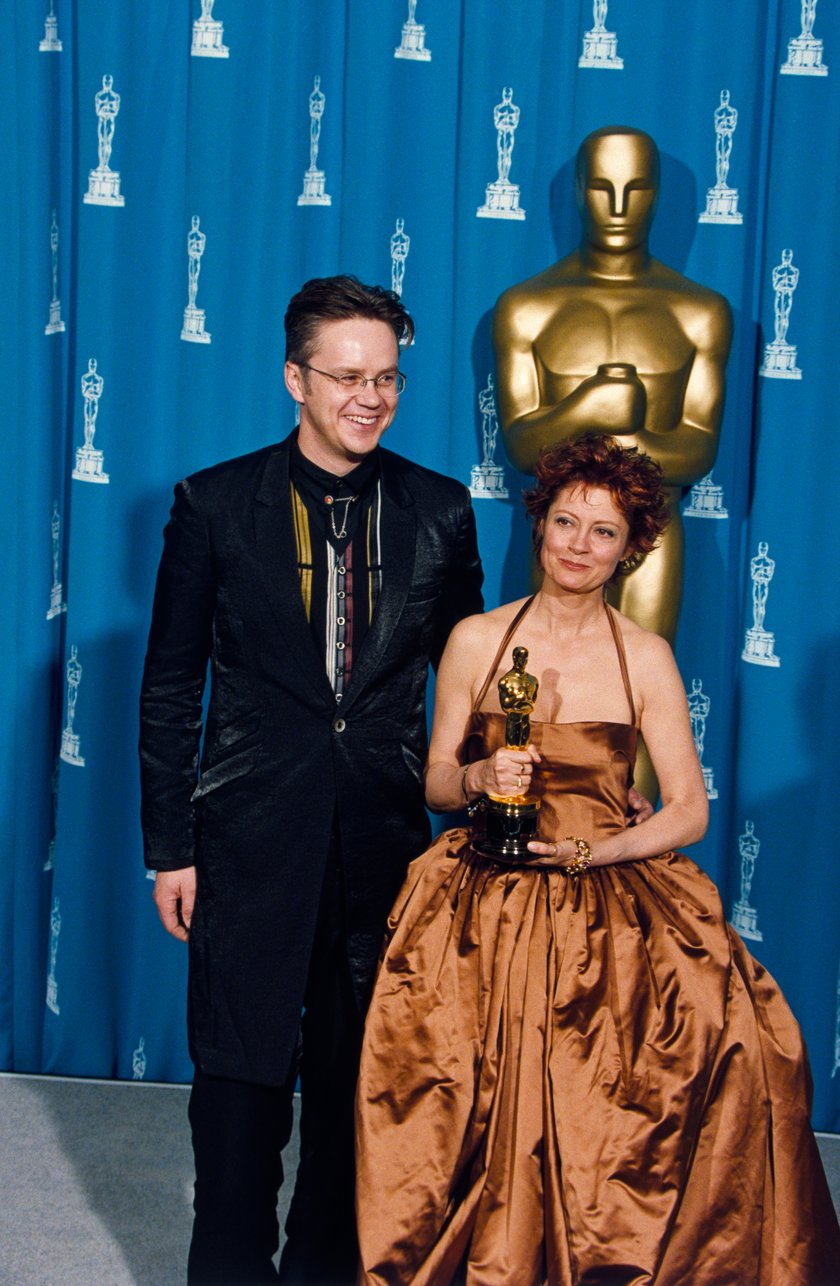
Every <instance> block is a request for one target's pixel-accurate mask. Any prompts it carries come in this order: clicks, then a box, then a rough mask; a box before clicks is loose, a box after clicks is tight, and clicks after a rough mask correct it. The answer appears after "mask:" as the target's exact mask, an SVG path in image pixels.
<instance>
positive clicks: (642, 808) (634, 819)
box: [627, 786, 654, 826]
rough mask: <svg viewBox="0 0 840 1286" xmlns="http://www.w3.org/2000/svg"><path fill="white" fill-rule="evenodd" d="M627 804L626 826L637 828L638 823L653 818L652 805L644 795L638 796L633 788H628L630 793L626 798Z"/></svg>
mask: <svg viewBox="0 0 840 1286" xmlns="http://www.w3.org/2000/svg"><path fill="white" fill-rule="evenodd" d="M627 803H628V804H629V805H630V815H629V817H628V819H627V825H628V826H638V825H639V822H647V821H650V819H651V817H653V812H654V809H653V804H652V803H651V802H650V800H649V799H645V797H644V795H640V794H639V792H638V791H637V790H636V789H635V787H633V786H631V787H630V793H629V794H628V796H627Z"/></svg>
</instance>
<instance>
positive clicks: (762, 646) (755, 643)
mask: <svg viewBox="0 0 840 1286" xmlns="http://www.w3.org/2000/svg"><path fill="white" fill-rule="evenodd" d="M775 642H776V639H775V635H773V634H771V633H770V632H769V630H759V629H756V627H755V626H754V625H753V626H751V627H750V629H748V630H747V636H746V640H745V643H744V650H743V652H742V653H741V660H742V661H749V663H750V664H751V665H772V666H779V665H781V660H780V659H779V657H777V656H776V655H775V654H774V652H773V647H774V644H775Z"/></svg>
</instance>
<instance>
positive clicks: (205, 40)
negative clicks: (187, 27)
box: [190, 18, 230, 58]
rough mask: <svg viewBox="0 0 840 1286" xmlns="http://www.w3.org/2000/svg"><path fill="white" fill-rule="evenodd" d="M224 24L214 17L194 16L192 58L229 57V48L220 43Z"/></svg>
mask: <svg viewBox="0 0 840 1286" xmlns="http://www.w3.org/2000/svg"><path fill="white" fill-rule="evenodd" d="M223 32H224V24H223V23H221V22H218V21H217V20H216V19H215V18H196V20H195V22H194V23H193V33H192V48H191V49H190V53H191V54H192V56H193V58H229V57H230V50H229V49H228V47H227V45H223V44H222V34H223Z"/></svg>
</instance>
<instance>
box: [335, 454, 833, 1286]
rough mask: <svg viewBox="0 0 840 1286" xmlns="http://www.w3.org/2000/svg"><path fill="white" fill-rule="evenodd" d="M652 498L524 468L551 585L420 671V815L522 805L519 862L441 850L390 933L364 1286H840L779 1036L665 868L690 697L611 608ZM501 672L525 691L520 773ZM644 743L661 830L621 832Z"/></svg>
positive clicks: (654, 470)
mask: <svg viewBox="0 0 840 1286" xmlns="http://www.w3.org/2000/svg"><path fill="white" fill-rule="evenodd" d="M659 476H660V475H659V470H658V466H656V465H655V464H653V462H652V461H650V460H649V459H648V458H647V457H646V456H643V455H641V454H640V453H638V452H637V451H635V450H633V449H630V450H625V449H624V448H622V447H621V446H620V445H619V444H618V443H617V442H616V441H615V440H613V439H610V438H605V437H588V438H585V439H583V440H581V441H579V442H577V443H574V444H572V445H567V446H563V447H560V448H554V449H551V450H549V451H547V452H544V453H543V455H542V457H541V459H540V462H539V466H538V471H537V485H536V487H535V488H534V490H533V491H531V492H530V493H529V494H528V496H527V497H526V503H527V507H528V509H529V512H530V514H531V516H532V519H533V520H534V539H535V545H536V549H537V552H538V556H539V560H540V563H541V565H542V569H543V572H544V580H543V584H542V588H541V589H540V591H539V593H538V594H537V595H536V596H535V597H534V598H533V599H532V600H526V601H525V602H520V603H512V604H508V605H507V606H504V607H500V608H498V609H497V610H496V611H493V612H489V613H487V614H486V615H484V616H480V617H471V618H469V619H467V620H465V621H463V622H462V623H461V624H460V625H459V626H458V627H457V628H456V630H455V631H454V632H453V634H452V638H451V640H450V643H449V645H448V647H447V650H446V653H445V655H444V658H443V660H442V662H441V667H440V672H439V675H438V682H437V697H436V706H435V718H434V726H433V731H432V738H431V744H430V750H429V761H428V767H427V773H426V793H427V800H428V803H429V806H430V807H431V808H434V809H437V810H440V811H445V810H455V809H459V808H462V807H463V806H464V804H465V802H472V801H475V800H478V799H480V798H481V797H482V796H483V795H496V796H510V795H524V794H528V793H531V794H535V795H537V796H539V797H540V799H541V804H542V807H541V810H540V817H541V821H540V839H539V840H536V841H533V842H531V843H530V844H529V845H528V848H529V849H530V860H527V861H526V862H520V863H519V864H518V865H506V864H503V863H501V862H495V861H490V860H488V859H487V858H484V857H481V856H479V855H478V854H477V853H476V852H475V851H474V850H473V848H472V846H471V843H470V836H469V832H467V831H465V830H462V829H458V830H450V831H448V832H446V833H445V834H443V835H441V836H440V838H439V839H438V841H437V842H436V843H435V844H434V845H433V846H432V848H430V849H429V850H428V851H427V852H426V853H424V854H423V855H422V856H421V857H419V858H418V859H417V860H416V861H415V862H414V863H413V864H412V866H411V868H410V870H409V873H408V878H407V881H406V884H405V886H404V888H403V890H402V893H401V895H400V897H399V899H398V901H397V904H396V906H395V908H394V910H393V912H392V915H391V918H390V920H389V930H388V941H387V943H386V946H385V950H384V956H383V960H382V963H381V967H380V972H379V975H378V979H377V984H376V988H375V992H374V997H373V1002H372V1005H371V1010H370V1014H369V1018H368V1023H367V1027H366V1034H365V1046H364V1051H363V1055H362V1065H361V1073H360V1081H359V1091H358V1100H357V1144H358V1149H357V1151H358V1194H357V1210H358V1217H359V1235H360V1244H361V1253H362V1269H361V1274H360V1281H361V1282H363V1283H366V1284H369V1286H373V1284H374V1283H376V1284H379V1283H389V1284H391V1286H393V1284H395V1283H399V1284H401V1286H402V1284H405V1286H408V1283H412V1284H413V1286H446V1283H449V1282H452V1281H454V1280H459V1281H462V1280H466V1282H467V1283H468V1284H469V1286H479V1284H480V1286H541V1284H542V1283H550V1284H551V1286H555V1284H556V1286H567V1284H569V1286H570V1284H571V1283H595V1282H599V1283H601V1282H607V1281H609V1282H616V1283H617V1282H622V1283H643V1282H644V1283H656V1286H678V1284H679V1286H688V1284H689V1283H690V1286H727V1284H729V1286H747V1284H749V1286H755V1284H758V1286H818V1284H820V1283H828V1282H834V1281H836V1280H837V1277H836V1275H835V1274H836V1271H837V1264H840V1230H838V1227H837V1220H836V1218H835V1216H834V1212H833V1208H832V1206H831V1200H830V1196H829V1193H828V1189H827V1185H826V1183H825V1179H824V1176H823V1174H822V1169H821V1166H820V1162H819V1157H818V1155H817V1152H816V1146H815V1143H814V1139H813V1135H812V1133H811V1130H810V1127H809V1124H808V1109H809V1103H808V1097H809V1081H808V1073H807V1065H806V1061H805V1054H804V1050H803V1047H802V1043H801V1038H800V1035H799V1029H798V1027H797V1024H796V1022H795V1020H794V1018H793V1017H792V1015H791V1013H790V1011H789V1010H788V1008H787V1006H786V1004H785V1001H784V999H783V997H782V996H781V994H780V992H779V991H778V988H777V987H776V986H775V984H774V983H773V981H772V980H771V979H770V978H769V977H768V975H767V974H766V973H765V972H764V970H763V969H762V968H761V966H760V965H758V964H756V963H755V962H754V961H753V960H752V959H751V958H750V956H749V955H748V954H747V952H746V950H745V948H744V946H743V944H742V943H741V941H740V939H739V938H738V937H737V935H736V934H735V933H734V931H733V930H732V929H731V928H729V927H728V926H727V925H726V923H725V920H724V915H723V909H722V907H721V903H720V898H719V896H718V893H717V890H716V889H715V887H714V885H713V884H712V883H711V881H710V880H709V879H708V878H707V877H706V875H704V873H703V872H702V871H701V870H700V869H699V868H698V867H697V866H695V864H694V863H693V862H691V861H690V860H689V859H688V858H686V857H684V856H682V855H681V854H679V853H677V852H675V851H674V850H675V849H676V848H677V847H678V846H680V845H685V844H691V843H693V842H695V841H696V840H698V839H700V838H701V837H702V835H703V833H704V830H705V827H706V821H707V803H706V794H705V789H704V785H703V779H702V773H701V770H700V766H699V763H698V760H697V756H696V753H695V750H694V745H693V741H692V736H691V727H690V723H689V717H688V711H687V707H686V699H685V693H684V688H683V684H682V680H681V678H680V675H679V673H678V671H677V668H676V665H675V662H674V659H673V657H672V655H671V652H670V649H669V648H668V646H667V644H666V643H665V642H664V641H663V640H662V639H661V638H659V637H657V636H655V635H652V634H650V633H648V632H646V631H644V630H642V629H640V628H639V627H638V626H636V625H634V624H633V622H632V621H630V620H627V619H626V618H624V617H621V616H619V615H618V614H617V613H615V612H613V611H612V610H611V609H610V608H608V607H607V605H606V603H605V600H604V588H605V586H606V585H607V584H608V583H609V582H610V580H611V579H612V578H613V577H614V576H615V575H618V574H620V573H621V570H622V568H623V567H624V568H625V569H626V567H627V565H628V563H632V562H633V561H634V560H636V559H638V558H640V557H643V556H644V554H646V553H647V552H648V551H649V550H650V549H651V548H652V547H653V546H654V544H655V542H656V540H657V538H658V536H659V535H661V533H662V531H663V530H664V527H665V524H666V522H667V516H666V510H665V505H664V500H663V496H662V492H661V487H660V482H659ZM514 646H515V647H516V648H517V649H518V648H523V647H524V648H527V650H528V661H527V667H528V670H530V671H532V672H533V674H534V676H536V677H538V678H539V681H540V684H539V691H538V694H537V697H536V706H535V708H534V710H533V715H532V721H531V743H530V744H529V745H528V746H527V747H526V748H525V749H514V750H512V749H507V748H505V746H504V744H503V743H504V729H505V718H504V716H503V714H502V713H501V712H500V710H499V700H498V688H497V684H498V680H499V678H500V676H501V675H503V674H504V673H505V672H506V671H509V669H510V661H511V655H512V650H513V648H514ZM519 660H520V661H521V656H520V658H519ZM520 670H521V665H520ZM639 732H641V733H642V734H643V735H644V738H645V742H646V745H647V747H648V750H649V752H650V755H651V759H652V761H653V765H654V768H655V770H656V773H657V776H658V779H659V783H660V789H661V797H662V806H661V808H660V810H659V811H658V812H657V813H656V814H654V815H653V816H651V817H649V819H648V820H645V821H642V822H641V823H640V824H639V825H636V826H628V825H627V823H626V820H625V817H626V814H627V793H628V789H629V786H630V783H631V781H632V766H633V759H634V754H635V749H636V739H637V734H638V733H639ZM476 738H477V739H478V742H479V748H478V753H477V757H476V754H475V753H474V747H475V743H476Z"/></svg>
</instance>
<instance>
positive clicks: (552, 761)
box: [473, 710, 637, 843]
mask: <svg viewBox="0 0 840 1286" xmlns="http://www.w3.org/2000/svg"><path fill="white" fill-rule="evenodd" d="M473 733H474V738H475V739H474V741H473V745H474V746H475V749H476V750H477V751H478V754H480V755H481V756H482V757H484V756H487V755H492V754H493V751H494V750H497V749H498V748H499V746H503V745H504V743H505V716H504V715H503V714H494V713H492V712H490V711H487V710H478V711H476V712H475V713H474V715H473ZM636 735H637V734H636V728H635V726H634V725H633V724H628V723H595V722H593V723H539V722H537V721H532V723H531V740H532V742H533V743H534V745H535V746H536V748H537V750H538V751H539V754H540V762H539V763H538V764H537V765H536V766H535V768H534V775H533V777H532V779H531V787H530V790H529V794H531V795H536V796H537V797H538V798H539V800H540V839H544V840H546V841H547V842H548V843H551V842H552V841H554V840H557V839H562V838H563V837H564V836H566V835H585V836H586V838H587V839H588V840H589V842H590V843H593V842H594V841H595V840H599V839H605V838H606V837H607V836H608V835H614V834H615V833H616V831H621V830H624V828H625V826H626V825H627V792H628V790H629V789H630V786H631V785H632V782H633V763H634V760H635V755H636Z"/></svg>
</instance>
